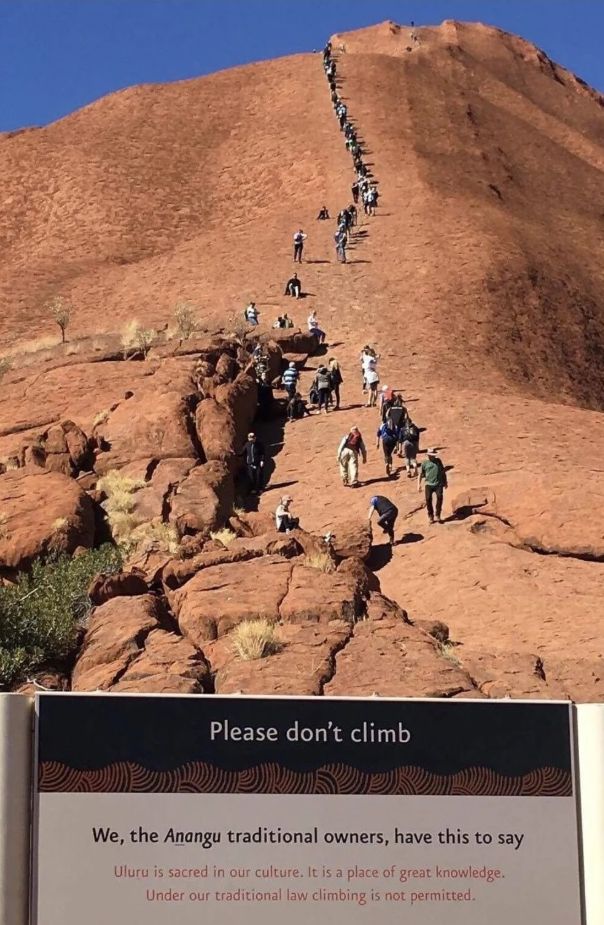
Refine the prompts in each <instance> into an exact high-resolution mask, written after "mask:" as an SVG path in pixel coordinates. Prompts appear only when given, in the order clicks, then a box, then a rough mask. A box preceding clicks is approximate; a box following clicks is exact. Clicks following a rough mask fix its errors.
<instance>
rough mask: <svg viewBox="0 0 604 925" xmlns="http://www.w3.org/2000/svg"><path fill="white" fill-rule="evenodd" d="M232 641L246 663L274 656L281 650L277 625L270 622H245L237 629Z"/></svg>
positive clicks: (233, 633)
mask: <svg viewBox="0 0 604 925" xmlns="http://www.w3.org/2000/svg"><path fill="white" fill-rule="evenodd" d="M231 639H232V641H233V648H234V650H235V652H236V653H237V655H238V656H239V658H240V659H242V661H244V662H249V661H254V660H255V659H259V658H266V657H267V655H274V654H275V652H278V651H279V649H280V648H281V647H280V644H279V642H278V640H277V637H276V629H275V624H274V623H269V621H268V620H244V621H243V623H240V624H239V625H238V626H236V627H235V629H234V630H233V632H232V633H231Z"/></svg>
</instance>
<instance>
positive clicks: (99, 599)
mask: <svg viewBox="0 0 604 925" xmlns="http://www.w3.org/2000/svg"><path fill="white" fill-rule="evenodd" d="M147 591H148V588H147V582H146V581H145V580H144V578H143V577H142V575H140V574H137V573H136V572H119V573H117V574H115V575H102V574H101V575H97V576H96V578H94V579H93V581H92V584H91V585H90V587H89V588H88V597H89V598H90V601H91V603H92V604H93V605H94V606H96V607H98V606H99V605H100V604H105V603H107V601H110V600H111V599H112V598H114V597H136V596H137V595H139V594H146V593H147Z"/></svg>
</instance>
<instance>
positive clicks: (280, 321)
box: [273, 315, 285, 328]
mask: <svg viewBox="0 0 604 925" xmlns="http://www.w3.org/2000/svg"><path fill="white" fill-rule="evenodd" d="M273 327H274V328H284V327H285V319H284V318H283V315H277V320H276V321H275V322H274V323H273Z"/></svg>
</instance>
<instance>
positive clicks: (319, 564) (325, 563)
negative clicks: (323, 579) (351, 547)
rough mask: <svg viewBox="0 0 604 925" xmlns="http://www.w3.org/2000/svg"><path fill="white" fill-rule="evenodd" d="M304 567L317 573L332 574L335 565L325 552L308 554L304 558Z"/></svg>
mask: <svg viewBox="0 0 604 925" xmlns="http://www.w3.org/2000/svg"><path fill="white" fill-rule="evenodd" d="M304 565H307V566H308V567H309V568H316V569H317V571H319V572H333V570H334V568H335V565H334V563H333V559H332V558H331V556H330V555H329V553H327V552H310V553H308V555H306V556H304Z"/></svg>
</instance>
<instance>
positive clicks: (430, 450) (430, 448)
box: [426, 446, 436, 456]
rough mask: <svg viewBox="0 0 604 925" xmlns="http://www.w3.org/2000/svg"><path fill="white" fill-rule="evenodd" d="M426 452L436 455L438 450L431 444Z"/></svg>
mask: <svg viewBox="0 0 604 925" xmlns="http://www.w3.org/2000/svg"><path fill="white" fill-rule="evenodd" d="M426 453H427V454H428V456H436V450H435V449H434V447H433V446H429V447H428V449H427V450H426Z"/></svg>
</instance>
